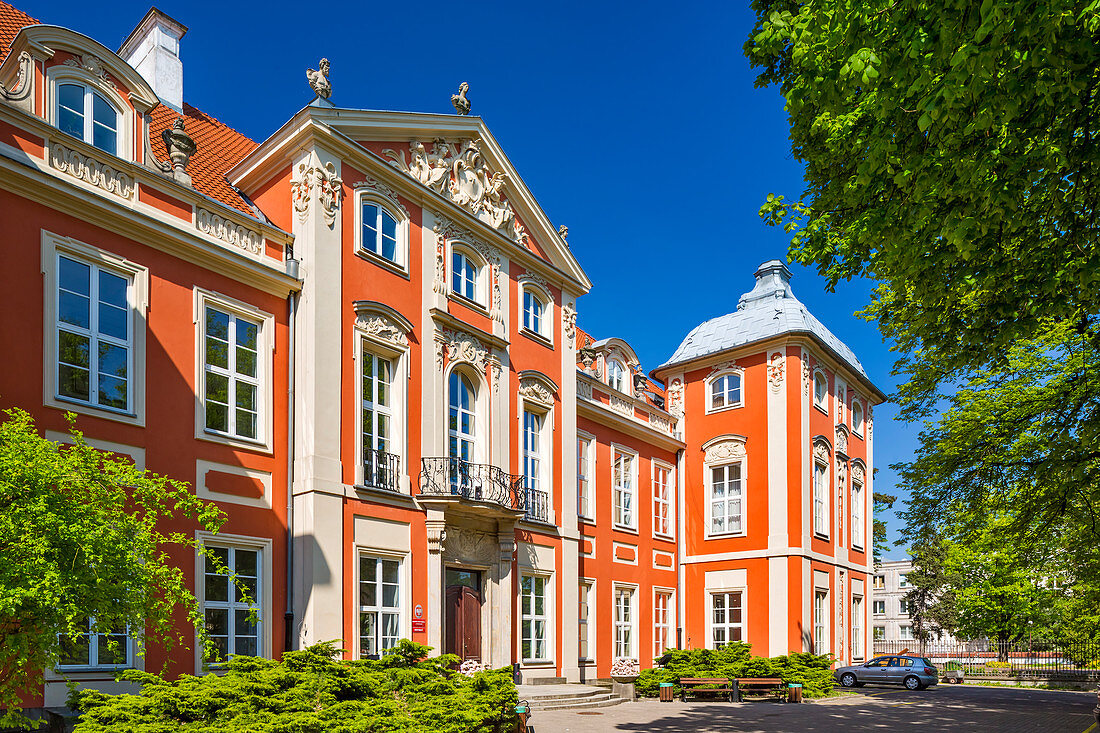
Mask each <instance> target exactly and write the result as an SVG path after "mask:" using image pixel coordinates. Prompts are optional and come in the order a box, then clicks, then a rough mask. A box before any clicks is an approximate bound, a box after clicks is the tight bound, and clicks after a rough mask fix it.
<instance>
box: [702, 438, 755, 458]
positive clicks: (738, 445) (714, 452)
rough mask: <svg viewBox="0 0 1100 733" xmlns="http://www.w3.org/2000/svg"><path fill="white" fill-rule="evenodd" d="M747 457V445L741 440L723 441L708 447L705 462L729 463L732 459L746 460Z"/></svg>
mask: <svg viewBox="0 0 1100 733" xmlns="http://www.w3.org/2000/svg"><path fill="white" fill-rule="evenodd" d="M744 457H745V443H744V442H743V441H740V440H722V441H719V442H717V443H715V444H714V445H711V446H708V447H707V452H706V457H705V458H704V460H705V461H706V462H707V463H717V462H719V461H727V460H730V459H732V458H744Z"/></svg>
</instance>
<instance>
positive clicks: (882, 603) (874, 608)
mask: <svg viewBox="0 0 1100 733" xmlns="http://www.w3.org/2000/svg"><path fill="white" fill-rule="evenodd" d="M880 608H881V609H882V610H881V611H880V610H879V609H880ZM871 613H872V614H874V615H875V616H885V615H886V599H884V598H876V599H874V600H873V601H871Z"/></svg>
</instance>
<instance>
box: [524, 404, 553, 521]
mask: <svg viewBox="0 0 1100 733" xmlns="http://www.w3.org/2000/svg"><path fill="white" fill-rule="evenodd" d="M528 415H530V416H532V417H533V418H535V419H537V420H538V423H539V424H538V430H537V431H536V432H535V435H534V438H535V440H536V441H537V445H536V446H535V448H534V450H531V448H530V446H529V438H530V437H531V436H530V433H529V431H528V427H529V426H528V424H527V419H528ZM553 424H554V413H553V410H552V409H550V408H547V407H546V406H545V405H542V404H539V403H537V402H532V401H530V400H522V401H521V404H520V458H521V460H522V466H523V474H522V475H523V478H524V489H525V490H533V491H539V492H541V493H543V494H545V495H546V521H547V522H549V523H553V522H554V506H553V497H554V494H553V491H552V489H553V486H552V480H551V477H552V476H553V472H552V470H551V465H550V456H551V455H552V453H553V450H552V448H553V440H554V438H553V432H552V428H553ZM547 448H550V450H547ZM532 462H533V463H534V464H535V475H532V476H529V469H530V464H531V463H532ZM532 481H533V483H534V484H535V485H534V486H531V483H532ZM529 518H530V517H529Z"/></svg>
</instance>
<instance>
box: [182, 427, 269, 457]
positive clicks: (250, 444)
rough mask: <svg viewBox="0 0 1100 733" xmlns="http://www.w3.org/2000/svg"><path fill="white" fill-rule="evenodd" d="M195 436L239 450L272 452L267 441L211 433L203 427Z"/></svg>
mask: <svg viewBox="0 0 1100 733" xmlns="http://www.w3.org/2000/svg"><path fill="white" fill-rule="evenodd" d="M195 437H196V438H198V439H199V440H205V441H207V442H209V443H219V444H221V445H227V446H229V447H231V448H236V449H239V450H247V451H254V452H256V453H265V454H268V455H270V454H271V453H272V450H271V446H270V445H269V444H268V443H262V442H259V441H252V440H248V439H246V438H234V437H232V436H230V435H223V434H221V433H212V432H210V431H208V430H205V429H203V430H200V431H199V432H198V433H196V434H195Z"/></svg>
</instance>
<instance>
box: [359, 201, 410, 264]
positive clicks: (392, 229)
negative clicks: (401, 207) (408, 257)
mask: <svg viewBox="0 0 1100 733" xmlns="http://www.w3.org/2000/svg"><path fill="white" fill-rule="evenodd" d="M359 217H360V229H359V236H360V243H359V246H360V247H361V248H362V249H363V250H364V251H366V252H371V253H373V254H376V255H378V256H379V257H381V258H383V259H386V260H389V261H390V262H392V263H394V264H395V265H401V266H403V265H404V264H405V242H404V227H403V226H402V222H401V221H399V220H398V218H397V217H396V216H394V215H393V214H392V213H391V212H390V211H388V210H387V209H386V208H385V207H384V206H382V204H380V203H378V202H377V201H372V200H371V199H369V198H366V197H364V198H362V199H361V200H360V205H359Z"/></svg>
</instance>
